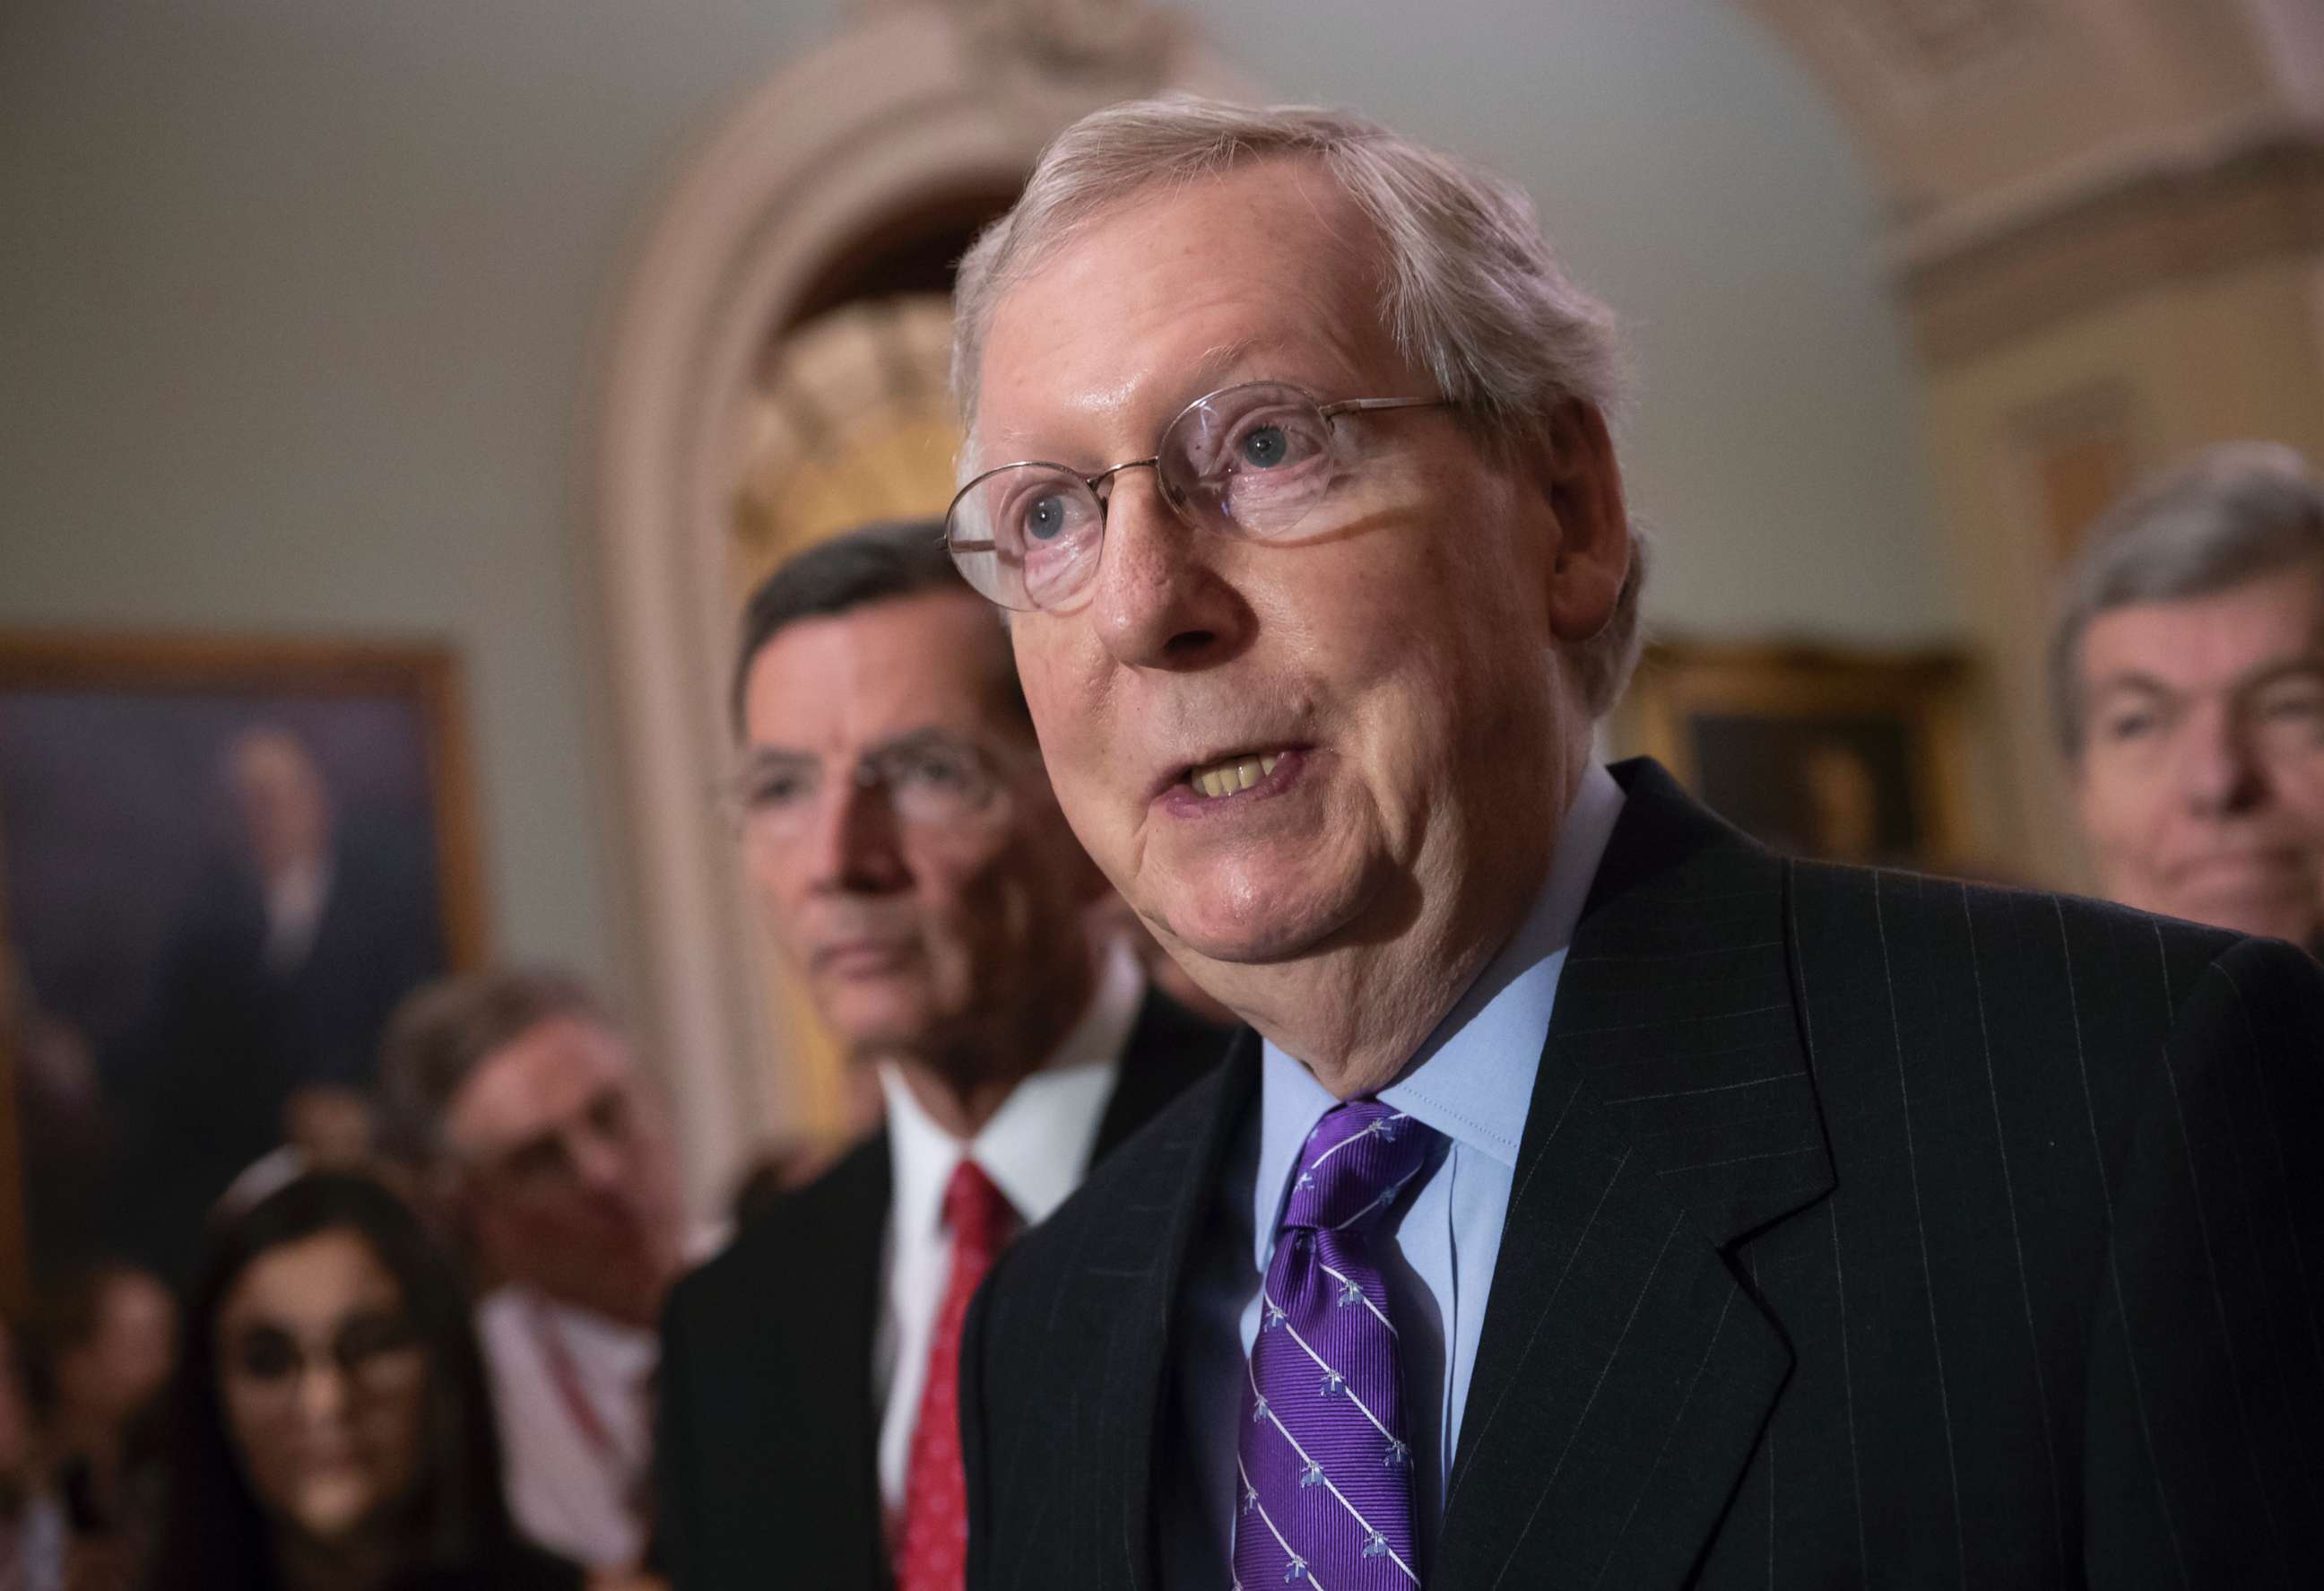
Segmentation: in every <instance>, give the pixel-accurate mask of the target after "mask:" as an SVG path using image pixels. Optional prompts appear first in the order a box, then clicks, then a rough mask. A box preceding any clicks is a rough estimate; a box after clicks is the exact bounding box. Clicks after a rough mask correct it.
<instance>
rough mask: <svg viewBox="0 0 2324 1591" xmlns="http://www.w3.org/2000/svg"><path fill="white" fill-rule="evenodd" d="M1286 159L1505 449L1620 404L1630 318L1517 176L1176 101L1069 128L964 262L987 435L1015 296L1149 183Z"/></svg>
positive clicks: (1598, 686)
mask: <svg viewBox="0 0 2324 1591" xmlns="http://www.w3.org/2000/svg"><path fill="white" fill-rule="evenodd" d="M1270 156H1292V157H1297V158H1305V159H1309V160H1313V161H1315V162H1318V163H1320V164H1321V165H1322V167H1323V170H1324V171H1326V172H1327V173H1329V174H1330V176H1331V177H1332V179H1333V180H1334V181H1335V182H1337V183H1338V184H1339V186H1340V188H1341V190H1342V191H1343V192H1345V193H1346V194H1347V196H1348V198H1349V199H1351V201H1352V202H1353V203H1354V204H1355V206H1356V207H1357V208H1358V209H1359V210H1360V211H1361V212H1362V213H1363V215H1364V216H1365V217H1367V218H1368V219H1369V221H1370V222H1371V224H1372V226H1373V227H1375V228H1376V229H1377V230H1378V233H1379V245H1380V250H1381V253H1382V254H1383V255H1384V256H1385V258H1384V259H1383V261H1382V264H1383V267H1384V268H1383V272H1382V287H1381V293H1380V299H1381V302H1380V318H1381V320H1382V322H1383V324H1384V325H1385V326H1386V327H1387V328H1388V332H1389V334H1390V335H1391V336H1392V337H1393V338H1394V339H1395V342H1396V346H1397V350H1398V351H1399V352H1400V353H1401V354H1402V355H1403V356H1404V357H1405V358H1406V359H1407V360H1409V361H1410V362H1411V363H1412V364H1413V365H1416V366H1417V367H1418V368H1420V369H1422V370H1425V371H1426V372H1427V373H1428V375H1430V377H1431V378H1433V379H1434V382H1435V383H1436V386H1437V389H1438V391H1440V392H1441V393H1443V395H1444V396H1445V397H1446V398H1447V399H1449V400H1450V401H1451V402H1452V403H1453V405H1454V406H1455V407H1456V409H1457V410H1459V411H1460V412H1462V414H1463V415H1464V416H1466V417H1467V418H1468V419H1469V421H1471V423H1472V424H1473V425H1474V426H1476V427H1477V428H1478V429H1479V430H1480V431H1481V432H1482V434H1483V435H1484V437H1485V439H1487V440H1488V441H1489V443H1491V444H1493V445H1494V446H1496V447H1497V448H1499V449H1504V450H1507V451H1510V452H1514V451H1515V450H1516V449H1519V448H1524V447H1530V446H1533V445H1536V444H1538V443H1540V442H1542V441H1545V440H1546V439H1547V438H1548V436H1549V434H1550V430H1551V428H1552V426H1553V425H1554V422H1555V420H1556V418H1557V416H1558V414H1559V412H1560V411H1561V409H1563V407H1564V405H1566V404H1567V403H1569V402H1577V401H1578V402H1583V403H1588V404H1591V405H1592V406H1594V407H1596V408H1597V409H1599V410H1600V411H1607V412H1618V410H1619V408H1620V406H1621V404H1622V401H1623V399H1624V396H1625V392H1626V380H1625V375H1626V373H1625V371H1624V369H1623V362H1622V356H1621V350H1620V347H1619V345H1618V339H1617V337H1616V332H1615V321H1614V315H1613V312H1612V311H1611V310H1609V309H1608V308H1607V307H1606V305H1604V304H1603V303H1601V302H1600V301H1598V300H1597V299H1595V298H1593V297H1591V295H1590V294H1589V293H1587V292H1584V291H1582V289H1581V288H1579V287H1577V286H1575V285H1574V283H1573V282H1572V279H1571V278H1569V277H1568V276H1567V275H1566V273H1565V270H1564V267H1563V265H1561V264H1559V263H1558V259H1557V255H1556V253H1555V251H1554V250H1553V249H1552V248H1551V247H1550V245H1549V240H1548V239H1547V238H1545V236H1542V230H1541V223H1540V221H1539V220H1538V219H1537V218H1536V217H1535V213H1534V208H1533V203H1532V201H1531V200H1530V199H1527V198H1526V195H1525V192H1524V190H1521V189H1519V188H1518V187H1517V185H1516V184H1514V183H1512V182H1508V181H1507V180H1503V179H1501V178H1499V177H1496V176H1493V175H1491V174H1489V173H1487V172H1483V171H1474V170H1471V168H1469V167H1467V166H1465V165H1462V163H1460V162H1457V161H1454V160H1452V159H1451V158H1450V157H1448V156H1446V155H1443V154H1440V153H1436V152H1435V151H1434V150H1430V149H1425V148H1423V147H1421V146H1420V145H1419V144H1416V143H1411V142H1410V141H1408V140H1406V139H1404V138H1402V137H1399V136H1397V134H1394V133H1391V132H1390V131H1388V129H1387V128H1386V127H1383V126H1381V125H1379V124H1378V123H1375V122H1370V121H1367V120H1365V119H1363V118H1362V117H1360V116H1353V115H1351V114H1350V113H1348V112H1345V111H1338V110H1328V109H1320V108H1316V107H1314V106H1267V107H1264V108H1259V107H1253V106H1239V105H1230V104H1225V103H1222V102H1221V101H1218V100H1210V99H1200V98H1195V97H1192V96H1187V95H1172V96H1169V97H1164V98H1160V99H1147V100H1137V101H1132V102H1130V103H1127V104H1122V105H1115V106H1108V107H1107V108H1105V109H1103V110H1100V111H1096V112H1093V114H1091V115H1089V116H1084V117H1083V118H1082V119H1081V120H1080V121H1078V122H1075V123H1074V125H1072V126H1070V127H1068V128H1066V129H1065V131H1064V132H1063V133H1060V134H1057V136H1056V138H1055V139H1053V140H1052V141H1051V142H1050V143H1049V145H1048V147H1047V149H1045V150H1043V151H1042V153H1041V157H1040V159H1039V160H1038V161H1037V162H1036V163H1035V165H1034V168H1033V174H1032V176H1031V177H1030V178H1029V179H1028V180H1027V182H1026V185H1025V191H1024V193H1023V195H1022V196H1021V197H1020V198H1019V199H1018V201H1017V203H1016V205H1015V207H1014V208H1011V209H1010V211H1009V213H1008V214H1007V215H1005V216H1002V217H1001V218H1000V219H999V220H997V221H995V222H993V223H992V225H991V226H990V227H987V228H986V229H985V230H984V232H983V234H982V236H979V237H978V238H977V240H976V243H975V245H974V246H973V247H972V248H971V249H970V250H969V251H968V254H967V255H966V257H965V258H964V259H963V260H962V261H961V265H960V276H959V280H958V282H957V283H956V284H955V287H954V306H955V308H954V319H953V358H952V384H953V395H954V399H955V401H956V402H958V403H959V405H960V411H961V415H962V418H963V419H964V421H965V422H966V424H967V426H968V430H969V431H970V433H971V435H972V436H973V433H974V431H975V426H976V400H977V384H978V381H979V378H980V374H981V367H982V356H983V348H984V338H985V335H986V332H987V331H988V329H989V328H990V327H991V321H992V315H993V311H994V310H995V309H996V307H997V306H998V305H999V303H1000V301H1001V299H1002V298H1003V297H1004V296H1005V295H1006V294H1007V293H1008V292H1009V291H1010V289H1011V288H1013V287H1015V286H1016V285H1017V284H1018V283H1019V282H1021V281H1023V280H1024V279H1025V277H1026V276H1027V275H1028V274H1030V273H1032V272H1033V271H1035V270H1037V268H1039V266H1040V265H1041V264H1043V263H1044V262H1046V261H1047V260H1048V259H1050V258H1051V257H1053V256H1054V255H1055V254H1056V252H1057V251H1058V249H1060V248H1061V247H1062V246H1064V245H1065V244H1066V243H1067V242H1069V241H1070V240H1071V239H1072V238H1073V237H1074V235H1075V234H1076V233H1077V232H1078V231H1079V230H1080V229H1081V228H1082V227H1084V226H1086V225H1087V224H1088V223H1089V221H1090V220H1091V219H1092V218H1093V217H1095V216H1097V215H1098V214H1099V213H1100V212H1102V211H1103V210H1105V209H1108V208H1111V206H1113V205H1115V204H1117V203H1119V202H1120V201H1121V200H1122V199H1124V198H1126V197H1128V196H1129V195H1130V194H1131V193H1133V192H1135V191H1136V190H1139V189H1141V188H1144V187H1147V186H1148V185H1150V184H1154V183H1170V184H1185V183H1187V182H1192V181H1195V180H1200V179H1202V178H1204V177H1210V176H1215V175H1217V174H1219V173H1221V172H1223V171H1228V170H1230V169H1231V168H1232V167H1235V166H1237V165H1240V164H1242V163H1243V162H1249V161H1254V160H1261V159H1266V158H1268V157H1270ZM1628 529H1629V537H1630V568H1629V576H1628V578H1627V579H1626V580H1625V581H1624V582H1623V586H1622V592H1621V596H1620V598H1619V600H1618V602H1617V603H1616V605H1615V610H1614V615H1613V617H1612V618H1611V619H1609V621H1608V622H1607V624H1606V627H1605V628H1604V629H1603V630H1601V631H1600V632H1599V633H1598V634H1596V635H1595V636H1592V637H1591V639H1590V640H1588V641H1585V642H1582V643H1578V644H1576V645H1574V646H1572V647H1571V648H1569V649H1568V652H1567V656H1568V659H1569V661H1570V663H1571V665H1572V669H1573V671H1574V673H1575V675H1576V677H1577V679H1578V680H1579V681H1580V683H1581V685H1582V695H1583V699H1584V701H1585V702H1586V703H1587V705H1588V707H1589V710H1590V711H1591V714H1592V715H1603V714H1604V713H1606V712H1607V711H1608V710H1609V709H1610V708H1612V707H1613V705H1614V703H1615V701H1616V700H1617V699H1618V698H1620V696H1621V693H1622V689H1623V687H1624V686H1625V685H1626V684H1627V683H1628V680H1629V676H1630V671H1631V669H1632V668H1633V667H1634V666H1635V665H1636V663H1637V654H1638V646H1639V643H1640V639H1641V637H1640V634H1639V629H1638V597H1639V593H1640V592H1641V590H1642V589H1643V588H1644V587H1645V585H1646V540H1645V537H1644V535H1643V533H1642V532H1640V530H1639V528H1638V527H1637V525H1636V524H1635V523H1633V524H1632V525H1631V526H1629V527H1628Z"/></svg>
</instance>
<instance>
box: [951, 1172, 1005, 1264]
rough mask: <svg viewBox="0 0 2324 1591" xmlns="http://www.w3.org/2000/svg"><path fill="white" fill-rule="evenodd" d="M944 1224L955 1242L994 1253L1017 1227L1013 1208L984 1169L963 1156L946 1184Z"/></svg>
mask: <svg viewBox="0 0 2324 1591" xmlns="http://www.w3.org/2000/svg"><path fill="white" fill-rule="evenodd" d="M944 1218H945V1227H946V1228H948V1229H949V1230H950V1231H951V1233H952V1240H953V1242H954V1244H961V1245H964V1246H967V1247H973V1248H978V1249H982V1250H983V1251H984V1252H985V1253H997V1252H998V1251H999V1250H1000V1248H1001V1245H1002V1244H1005V1243H1007V1242H1008V1241H1009V1239H1010V1237H1011V1236H1012V1235H1015V1233H1016V1230H1017V1210H1016V1207H1015V1206H1013V1205H1011V1204H1010V1202H1009V1196H1008V1195H1007V1194H1005V1193H1003V1192H1001V1189H999V1188H998V1187H996V1186H994V1184H993V1181H992V1179H991V1178H990V1177H988V1176H986V1175H985V1174H984V1168H983V1167H982V1166H980V1165H978V1164H977V1163H976V1162H975V1161H973V1160H968V1159H965V1158H964V1159H963V1160H962V1161H961V1162H960V1164H958V1165H956V1166H954V1168H953V1169H952V1180H951V1181H949V1182H947V1183H945V1198H944Z"/></svg>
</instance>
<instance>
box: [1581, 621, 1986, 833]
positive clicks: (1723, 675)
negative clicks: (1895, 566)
mask: <svg viewBox="0 0 2324 1591" xmlns="http://www.w3.org/2000/svg"><path fill="white" fill-rule="evenodd" d="M1971 679H1972V671H1971V669H1970V667H1969V661H1968V659H1967V657H1966V656H1965V655H1964V654H1962V653H1960V652H1954V651H1950V650H1934V649H1932V650H1923V651H1909V652H1907V651H1898V652H1886V651H1873V650H1858V649H1849V648H1841V647H1829V646H1811V645H1792V644H1784V643H1701V642H1686V641H1665V642H1659V643H1655V644H1653V645H1650V646H1649V647H1648V648H1647V649H1646V655H1645V657H1644V658H1643V659H1641V661H1640V662H1639V666H1638V671H1637V675H1636V677H1635V678H1634V680H1633V681H1632V684H1631V687H1630V690H1629V693H1628V697H1627V698H1625V700H1624V702H1623V706H1622V708H1621V710H1620V711H1619V712H1618V715H1617V717H1616V719H1615V723H1614V725H1613V726H1612V728H1613V738H1614V740H1615V742H1616V744H1617V745H1618V746H1620V747H1621V748H1622V749H1625V750H1628V751H1633V752H1638V753H1643V754H1646V755H1648V756H1651V757H1654V758H1655V759H1656V760H1657V761H1658V762H1660V763H1662V764H1663V765H1664V766H1665V767H1666V768H1668V769H1669V770H1670V771H1671V772H1672V773H1673V774H1674V776H1675V777H1676V778H1677V779H1678V781H1679V782H1680V783H1682V784H1683V785H1685V786H1686V787H1687V789H1688V790H1689V791H1692V792H1693V793H1694V794H1695V796H1696V797H1697V798H1698V799H1700V800H1703V801H1704V802H1705V803H1706V804H1707V805H1709V806H1710V807H1711V809H1713V810H1715V811H1719V812H1720V814H1721V816H1723V817H1725V818H1727V819H1729V821H1730V822H1732V823H1734V824H1735V825H1736V826H1737V827H1738V828H1742V829H1743V830H1745V832H1747V833H1749V834H1752V835H1753V836H1754V837H1757V838H1759V839H1762V840H1765V841H1766V842H1767V843H1768V844H1770V845H1773V846H1775V847H1776V848H1778V849H1780V850H1784V851H1786V852H1789V853H1792V854H1794V855H1804V856H1819V857H1824V858H1828V859H1831V860H1835V861H1849V862H1867V863H1877V864H1883V865H1892V864H1893V865H1904V866H1910V867H1917V868H1923V869H1927V870H1932V871H1947V870H1960V869H1964V868H1969V869H1976V863H1977V858H1978V855H1979V852H1980V849H1981V847H1980V846H1979V845H1978V838H1977V837H1976V835H1975V834H1974V833H1973V832H1972V824H1971V820H1970V814H1971V811H1972V807H1971V802H1970V800H1969V779H1970V774H1969V689H1970V684H1971ZM1976 870H1978V871H1982V870H1981V869H1976Z"/></svg>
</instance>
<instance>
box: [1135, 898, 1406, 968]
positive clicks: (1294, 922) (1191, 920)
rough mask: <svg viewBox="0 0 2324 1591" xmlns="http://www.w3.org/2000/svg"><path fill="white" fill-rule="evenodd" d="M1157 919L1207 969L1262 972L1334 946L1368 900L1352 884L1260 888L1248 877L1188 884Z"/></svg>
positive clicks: (1166, 904)
mask: <svg viewBox="0 0 2324 1591" xmlns="http://www.w3.org/2000/svg"><path fill="white" fill-rule="evenodd" d="M1177 893H1178V896H1179V898H1178V900H1177V901H1176V902H1164V904H1163V909H1162V911H1160V912H1159V913H1157V915H1158V916H1159V917H1160V919H1161V920H1162V921H1163V922H1164V923H1165V924H1166V925H1167V927H1168V929H1169V930H1170V933H1171V935H1172V937H1174V938H1175V939H1176V940H1177V942H1178V943H1179V944H1180V945H1183V946H1184V947H1185V948H1186V949H1188V950H1190V951H1192V952H1193V953H1194V955H1196V956H1199V957H1203V959H1205V960H1208V961H1219V962H1227V963H1231V964H1235V965H1240V966H1267V965H1270V964H1274V963H1280V962H1286V961H1296V960H1297V959H1298V958H1299V957H1302V956H1305V955H1309V954H1312V953H1313V952H1314V951H1316V950H1319V949H1323V948H1326V947H1327V946H1329V945H1331V944H1333V942H1335V941H1336V940H1338V939H1340V938H1341V937H1342V935H1343V933H1344V932H1345V930H1347V928H1348V926H1349V925H1350V924H1351V922H1353V921H1354V920H1356V918H1357V916H1358V914H1359V911H1360V907H1361V905H1362V902H1363V899H1364V894H1365V892H1364V891H1363V890H1362V889H1361V888H1360V887H1359V884H1358V883H1357V881H1354V880H1349V881H1346V882H1344V883H1340V884H1339V885H1338V886H1337V887H1318V885H1317V883H1316V882H1315V881H1311V880H1286V881H1283V882H1281V883H1259V882H1257V881H1254V880H1251V879H1250V878H1247V877H1240V876H1238V877H1232V878H1227V879H1220V880H1214V881H1202V880H1196V881H1191V882H1189V883H1185V884H1182V885H1181V887H1180V889H1179V891H1178V892H1177Z"/></svg>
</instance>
